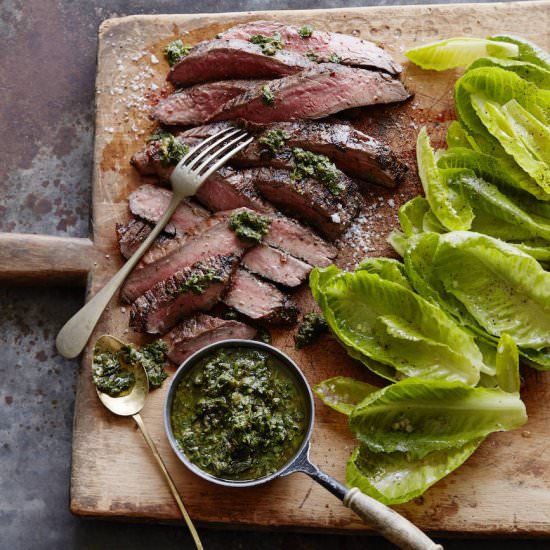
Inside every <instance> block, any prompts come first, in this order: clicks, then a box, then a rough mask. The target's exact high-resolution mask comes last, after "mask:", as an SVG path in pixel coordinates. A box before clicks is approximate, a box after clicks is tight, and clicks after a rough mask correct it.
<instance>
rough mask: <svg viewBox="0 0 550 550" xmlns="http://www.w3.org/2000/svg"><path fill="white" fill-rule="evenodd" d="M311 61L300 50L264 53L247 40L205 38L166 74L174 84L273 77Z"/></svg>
mask: <svg viewBox="0 0 550 550" xmlns="http://www.w3.org/2000/svg"><path fill="white" fill-rule="evenodd" d="M311 65H312V62H311V61H309V60H308V59H307V58H305V57H304V56H302V55H300V54H296V53H293V52H289V51H285V50H280V51H277V52H276V53H275V55H265V54H264V53H263V50H262V48H261V47H260V46H259V45H257V44H252V43H251V42H248V41H247V40H207V41H205V42H201V43H199V44H197V45H196V46H195V47H193V48H192V49H191V50H190V51H189V54H188V55H186V56H185V57H184V58H183V59H182V60H181V61H180V62H179V63H177V64H176V65H174V66H173V67H172V69H171V70H170V72H169V74H168V80H169V81H170V82H172V84H175V85H177V86H190V85H191V84H198V83H200V82H211V81H213V80H227V79H239V78H248V79H252V78H256V79H259V78H261V79H265V78H277V77H281V76H287V75H290V74H294V73H297V72H299V71H301V70H303V69H305V68H306V67H310V66H311Z"/></svg>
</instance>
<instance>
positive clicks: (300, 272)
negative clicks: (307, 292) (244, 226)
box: [241, 245, 312, 288]
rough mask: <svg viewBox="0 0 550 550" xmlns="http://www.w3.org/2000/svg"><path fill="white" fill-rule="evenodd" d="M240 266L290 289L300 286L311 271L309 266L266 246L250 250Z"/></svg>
mask: <svg viewBox="0 0 550 550" xmlns="http://www.w3.org/2000/svg"><path fill="white" fill-rule="evenodd" d="M241 264H242V265H243V266H244V267H246V269H248V271H251V272H252V273H255V274H256V275H259V276H260V277H263V278H264V279H268V280H270V281H273V282H274V283H279V284H281V285H284V286H287V287H290V288H293V287H297V286H299V285H301V284H302V283H303V282H304V281H305V280H306V279H307V277H308V275H309V273H310V272H311V270H312V266H311V265H309V264H306V263H305V262H302V261H301V260H298V259H297V258H294V257H293V256H290V255H288V254H286V253H285V252H283V251H281V250H278V249H277V248H273V247H271V246H268V245H259V246H255V247H254V248H252V249H250V250H249V251H248V252H247V253H246V254H245V255H244V256H243V259H242V261H241Z"/></svg>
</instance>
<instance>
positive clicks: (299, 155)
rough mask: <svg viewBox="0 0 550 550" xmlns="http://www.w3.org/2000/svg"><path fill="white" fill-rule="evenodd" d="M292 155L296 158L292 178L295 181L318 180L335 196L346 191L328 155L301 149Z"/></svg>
mask: <svg viewBox="0 0 550 550" xmlns="http://www.w3.org/2000/svg"><path fill="white" fill-rule="evenodd" d="M292 155H293V157H294V169H293V170H292V176H291V177H292V179H293V180H298V181H299V180H302V179H304V178H316V179H318V180H319V181H321V182H323V183H324V184H325V186H326V188H327V189H328V190H329V191H330V192H331V193H332V194H333V195H338V194H339V193H340V192H341V191H343V190H344V189H345V186H344V184H343V183H342V182H340V181H338V169H337V168H336V166H335V164H334V163H333V162H330V159H329V158H328V157H327V156H326V155H318V154H316V153H312V152H311V151H304V149H301V148H299V147H295V148H294V149H292Z"/></svg>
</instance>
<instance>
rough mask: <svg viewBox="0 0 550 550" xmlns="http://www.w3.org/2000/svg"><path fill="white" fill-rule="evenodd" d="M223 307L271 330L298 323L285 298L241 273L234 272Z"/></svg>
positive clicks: (250, 275)
mask: <svg viewBox="0 0 550 550" xmlns="http://www.w3.org/2000/svg"><path fill="white" fill-rule="evenodd" d="M223 302H224V304H226V305H227V306H229V307H232V308H233V309H235V310H237V311H238V312H239V313H242V314H243V315H246V316H247V317H249V318H250V319H253V320H254V321H257V322H260V323H263V324H266V325H274V326H289V325H293V324H294V323H296V321H297V319H298V313H299V310H298V307H297V306H296V305H295V304H292V303H291V302H290V299H289V297H288V296H286V295H285V294H283V293H282V292H281V291H280V290H279V289H278V288H276V287H275V286H273V285H272V284H270V283H266V282H265V281H262V280H260V279H258V278H257V277H255V276H254V275H252V273H249V272H248V271H246V270H245V269H238V270H237V272H236V273H235V275H234V276H233V279H232V282H231V288H230V289H229V291H228V292H227V294H226V295H225V297H224V299H223Z"/></svg>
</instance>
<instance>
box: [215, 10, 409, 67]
mask: <svg viewBox="0 0 550 550" xmlns="http://www.w3.org/2000/svg"><path fill="white" fill-rule="evenodd" d="M298 30H299V27H295V26H292V25H285V24H284V23H276V22H273V21H253V22H251V23H244V24H242V25H237V26H236V27H232V28H231V29H228V30H227V31H225V32H224V33H222V35H221V36H222V38H226V39H230V38H237V39H241V40H249V39H250V37H251V36H253V35H255V34H263V35H264V36H273V35H274V34H275V33H278V34H279V35H280V37H281V40H282V42H283V43H284V48H285V49H286V50H288V51H292V52H296V53H300V54H302V55H305V54H307V53H310V54H311V53H313V54H315V55H316V56H317V59H316V60H317V61H318V62H327V61H330V60H331V58H333V56H334V55H336V56H338V57H339V58H340V63H343V64H344V65H353V66H358V67H367V68H374V69H380V70H383V71H386V72H388V73H391V74H397V73H399V72H401V70H402V68H401V66H400V65H399V64H398V63H396V62H395V61H394V60H393V59H392V57H391V56H390V55H389V54H388V53H386V52H385V51H384V50H382V49H381V48H379V47H378V46H376V45H375V44H373V43H372V42H368V41H367V40H362V39H361V38H355V37H354V36H349V35H347V34H339V33H335V32H324V31H318V30H313V32H312V34H311V36H309V37H306V38H302V37H301V36H300V34H299V32H298Z"/></svg>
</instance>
